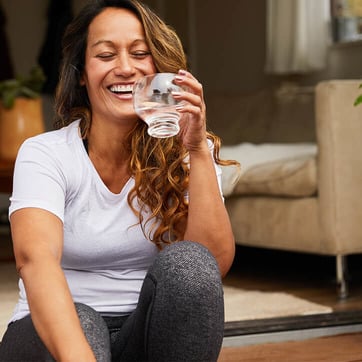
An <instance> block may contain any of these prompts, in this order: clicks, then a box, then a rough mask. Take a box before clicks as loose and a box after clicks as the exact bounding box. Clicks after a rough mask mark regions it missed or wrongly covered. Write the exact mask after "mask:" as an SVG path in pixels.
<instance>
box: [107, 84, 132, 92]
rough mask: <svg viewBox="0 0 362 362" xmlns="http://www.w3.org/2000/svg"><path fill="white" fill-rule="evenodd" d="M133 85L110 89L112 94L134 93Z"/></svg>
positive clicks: (122, 85)
mask: <svg viewBox="0 0 362 362" xmlns="http://www.w3.org/2000/svg"><path fill="white" fill-rule="evenodd" d="M132 88H133V87H132V85H131V84H116V85H112V86H111V87H110V90H111V91H112V92H132Z"/></svg>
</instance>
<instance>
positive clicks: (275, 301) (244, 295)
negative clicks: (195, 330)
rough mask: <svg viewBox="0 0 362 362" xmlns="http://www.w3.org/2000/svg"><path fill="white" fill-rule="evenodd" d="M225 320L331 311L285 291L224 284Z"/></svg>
mask: <svg viewBox="0 0 362 362" xmlns="http://www.w3.org/2000/svg"><path fill="white" fill-rule="evenodd" d="M224 300H225V321H226V322H232V321H241V320H251V319H264V318H277V317H290V316H301V315H310V314H322V313H331V312H332V308H330V307H326V306H323V305H320V304H316V303H312V302H309V301H307V300H304V299H301V298H298V297H295V296H294V295H291V294H287V293H276V292H275V293H274V292H262V291H254V290H244V289H239V288H234V287H230V286H224Z"/></svg>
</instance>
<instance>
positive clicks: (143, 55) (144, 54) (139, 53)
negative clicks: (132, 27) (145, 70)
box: [132, 51, 151, 59]
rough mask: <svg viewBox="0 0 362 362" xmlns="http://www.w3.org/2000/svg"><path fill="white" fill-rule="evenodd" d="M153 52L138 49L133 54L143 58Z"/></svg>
mask: <svg viewBox="0 0 362 362" xmlns="http://www.w3.org/2000/svg"><path fill="white" fill-rule="evenodd" d="M150 54H151V53H150V52H148V51H137V52H133V53H132V56H134V57H135V58H139V59H143V58H146V57H147V56H149V55H150Z"/></svg>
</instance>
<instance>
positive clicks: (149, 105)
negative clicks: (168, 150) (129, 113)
mask: <svg viewBox="0 0 362 362" xmlns="http://www.w3.org/2000/svg"><path fill="white" fill-rule="evenodd" d="M175 76H176V74H174V73H155V74H152V75H147V76H145V77H142V78H140V79H138V80H137V81H136V83H135V84H134V86H133V106H134V109H135V111H136V113H137V114H138V115H139V116H140V117H141V118H142V119H143V120H144V121H145V122H146V123H147V125H148V130H147V132H148V134H149V135H150V136H152V137H157V138H167V137H172V136H175V135H177V134H178V132H179V131H180V127H179V120H180V116H181V115H180V113H178V112H177V108H176V107H180V106H184V105H185V103H186V102H185V101H179V100H177V99H175V98H174V97H173V96H172V92H181V91H183V90H184V89H185V88H182V87H180V86H178V85H176V84H175V83H174V82H173V80H174V78H175Z"/></svg>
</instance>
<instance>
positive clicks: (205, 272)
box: [151, 241, 222, 296]
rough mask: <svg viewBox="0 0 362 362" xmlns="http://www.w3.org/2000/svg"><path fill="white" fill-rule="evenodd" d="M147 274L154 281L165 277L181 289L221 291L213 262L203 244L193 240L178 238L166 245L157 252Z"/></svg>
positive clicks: (217, 292)
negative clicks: (153, 278) (178, 239)
mask: <svg viewBox="0 0 362 362" xmlns="http://www.w3.org/2000/svg"><path fill="white" fill-rule="evenodd" d="M151 273H152V274H154V275H155V276H156V279H157V280H158V282H159V281H160V280H163V281H164V280H166V282H167V283H169V284H172V285H173V286H174V287H176V286H177V288H176V289H177V290H180V291H182V292H186V293H190V292H191V293H200V292H201V291H202V294H205V292H207V293H211V296H215V294H216V295H218V296H220V295H221V294H222V282H221V275H220V271H219V267H218V265H217V262H216V260H215V258H214V257H213V255H212V254H211V253H210V252H209V250H208V249H207V248H206V247H204V246H203V245H201V244H199V243H196V242H190V241H180V242H177V243H174V244H171V245H169V246H167V247H166V248H165V249H164V250H162V251H161V252H160V254H159V255H158V257H157V260H156V262H155V264H154V266H153V268H152V270H151Z"/></svg>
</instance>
